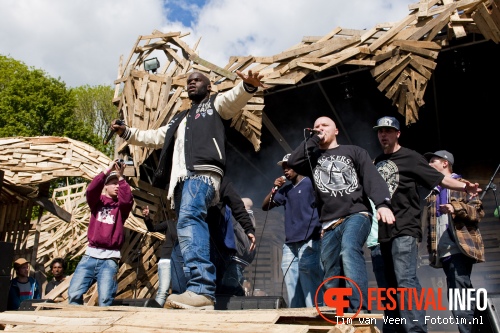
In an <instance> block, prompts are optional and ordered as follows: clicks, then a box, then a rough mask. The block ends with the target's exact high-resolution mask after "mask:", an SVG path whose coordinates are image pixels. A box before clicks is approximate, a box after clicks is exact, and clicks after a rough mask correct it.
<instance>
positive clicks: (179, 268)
mask: <svg viewBox="0 0 500 333" xmlns="http://www.w3.org/2000/svg"><path fill="white" fill-rule="evenodd" d="M170 273H171V274H170V276H171V279H172V294H182V293H183V292H185V291H186V288H187V282H188V280H189V272H186V271H184V259H182V253H181V247H180V246H179V242H178V241H176V242H175V245H174V248H173V249H172V256H171V257H170Z"/></svg>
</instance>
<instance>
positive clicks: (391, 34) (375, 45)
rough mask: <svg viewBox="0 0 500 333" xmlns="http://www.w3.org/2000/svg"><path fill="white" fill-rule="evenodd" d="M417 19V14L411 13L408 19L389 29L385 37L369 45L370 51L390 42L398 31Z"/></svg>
mask: <svg viewBox="0 0 500 333" xmlns="http://www.w3.org/2000/svg"><path fill="white" fill-rule="evenodd" d="M415 19H416V14H411V15H409V16H408V17H407V18H406V19H404V20H402V21H401V22H400V23H398V24H397V25H396V26H394V27H392V28H391V29H389V31H387V32H386V33H385V34H384V36H383V37H380V38H379V39H377V40H376V41H375V42H373V43H372V44H371V45H370V46H369V48H370V52H374V51H375V50H376V49H378V48H379V47H380V46H382V45H383V44H385V43H386V42H388V41H389V40H390V39H391V38H392V37H394V36H395V35H396V34H397V33H398V32H400V31H401V30H403V29H404V28H405V27H406V26H408V24H410V23H411V22H413V21H414V20H415Z"/></svg>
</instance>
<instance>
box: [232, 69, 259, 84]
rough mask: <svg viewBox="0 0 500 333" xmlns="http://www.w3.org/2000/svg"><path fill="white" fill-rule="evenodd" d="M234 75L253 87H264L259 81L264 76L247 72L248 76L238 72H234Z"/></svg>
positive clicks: (250, 71)
mask: <svg viewBox="0 0 500 333" xmlns="http://www.w3.org/2000/svg"><path fill="white" fill-rule="evenodd" d="M236 74H238V76H239V77H240V78H241V79H242V80H243V82H245V83H247V84H250V85H252V86H254V87H264V84H263V83H262V82H261V81H260V80H261V79H262V78H263V77H264V75H260V74H259V72H252V70H248V74H244V73H242V72H240V71H238V70H237V71H236Z"/></svg>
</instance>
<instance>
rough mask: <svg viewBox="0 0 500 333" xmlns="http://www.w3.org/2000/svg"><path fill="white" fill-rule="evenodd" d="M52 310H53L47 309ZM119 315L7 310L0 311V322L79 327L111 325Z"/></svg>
mask: <svg viewBox="0 0 500 333" xmlns="http://www.w3.org/2000/svg"><path fill="white" fill-rule="evenodd" d="M47 312H51V311H47ZM117 317H119V316H116V315H115V316H113V315H112V314H111V313H110V314H109V316H106V317H103V318H95V317H87V318H82V317H77V318H69V317H63V318H60V317H57V316H47V315H46V312H43V313H42V312H31V314H27V313H26V312H24V311H16V312H12V311H7V312H2V313H0V323H3V324H10V325H22V324H23V323H33V322H36V323H37V324H38V325H50V326H66V327H67V328H68V327H74V328H77V327H79V326H87V325H111V324H113V323H114V322H116V320H117Z"/></svg>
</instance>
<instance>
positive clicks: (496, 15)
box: [490, 2, 500, 29]
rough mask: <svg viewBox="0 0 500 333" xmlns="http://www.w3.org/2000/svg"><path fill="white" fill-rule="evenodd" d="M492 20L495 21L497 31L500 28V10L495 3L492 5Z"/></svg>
mask: <svg viewBox="0 0 500 333" xmlns="http://www.w3.org/2000/svg"><path fill="white" fill-rule="evenodd" d="M490 15H491V19H492V20H493V22H494V24H495V26H496V28H497V29H499V28H500V9H499V7H498V5H497V4H496V3H495V2H494V3H492V4H491V13H490Z"/></svg>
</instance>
